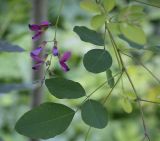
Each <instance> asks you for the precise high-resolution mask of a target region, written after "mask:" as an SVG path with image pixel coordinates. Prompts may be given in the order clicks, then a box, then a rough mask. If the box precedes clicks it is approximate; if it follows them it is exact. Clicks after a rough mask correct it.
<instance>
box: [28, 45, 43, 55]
mask: <svg viewBox="0 0 160 141" xmlns="http://www.w3.org/2000/svg"><path fill="white" fill-rule="evenodd" d="M42 50H43V48H42V47H37V48H36V49H35V50H33V51H32V52H31V53H30V55H31V57H32V56H38V55H39V54H40V53H41V52H42Z"/></svg>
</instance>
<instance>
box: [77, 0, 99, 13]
mask: <svg viewBox="0 0 160 141" xmlns="http://www.w3.org/2000/svg"><path fill="white" fill-rule="evenodd" d="M80 7H81V8H82V9H84V10H86V11H88V12H92V13H100V12H101V10H100V7H99V6H98V5H97V4H96V3H95V2H94V1H91V0H82V1H81V2H80Z"/></svg>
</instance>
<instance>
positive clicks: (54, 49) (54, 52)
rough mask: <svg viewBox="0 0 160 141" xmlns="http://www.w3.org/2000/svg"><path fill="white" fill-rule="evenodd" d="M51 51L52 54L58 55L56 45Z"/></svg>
mask: <svg viewBox="0 0 160 141" xmlns="http://www.w3.org/2000/svg"><path fill="white" fill-rule="evenodd" d="M52 53H53V55H54V56H58V55H59V52H58V48H57V47H56V46H54V47H53V49H52Z"/></svg>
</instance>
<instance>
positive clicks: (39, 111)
mask: <svg viewBox="0 0 160 141" xmlns="http://www.w3.org/2000/svg"><path fill="white" fill-rule="evenodd" d="M74 114H75V112H74V111H73V110H72V109H70V108H69V107H67V106H65V105H62V104H57V103H44V104H41V105H40V106H38V107H36V108H34V109H32V110H31V111H29V112H27V113H25V114H24V115H23V116H22V117H21V118H20V119H19V120H18V122H17V123H16V127H15V129H16V131H17V132H19V133H20V134H22V135H25V136H28V137H31V138H43V139H48V138H52V137H54V136H56V135H59V134H61V133H62V132H64V131H65V130H66V129H67V128H68V126H69V125H70V123H71V121H72V119H73V116H74Z"/></svg>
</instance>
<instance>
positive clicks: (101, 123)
mask: <svg viewBox="0 0 160 141" xmlns="http://www.w3.org/2000/svg"><path fill="white" fill-rule="evenodd" d="M81 116H82V119H83V121H84V122H85V123H86V124H88V125H89V126H92V127H95V128H99V129H102V128H104V127H106V125H107V123H108V116H107V111H106V109H105V108H104V107H103V106H102V105H101V104H100V103H99V102H97V101H94V100H87V101H86V102H85V103H84V104H83V106H82V111H81Z"/></svg>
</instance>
